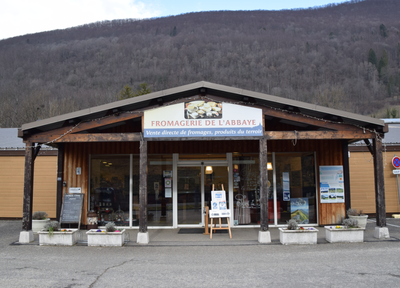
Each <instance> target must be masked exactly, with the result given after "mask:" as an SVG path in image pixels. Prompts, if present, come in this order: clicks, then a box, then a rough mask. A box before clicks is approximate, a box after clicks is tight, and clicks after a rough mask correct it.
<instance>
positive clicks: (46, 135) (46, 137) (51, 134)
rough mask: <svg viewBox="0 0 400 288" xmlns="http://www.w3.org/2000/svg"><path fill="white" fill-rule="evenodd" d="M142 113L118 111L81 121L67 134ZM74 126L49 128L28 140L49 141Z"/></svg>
mask: <svg viewBox="0 0 400 288" xmlns="http://www.w3.org/2000/svg"><path fill="white" fill-rule="evenodd" d="M142 114H143V113H141V112H137V113H128V112H125V113H120V114H115V115H112V116H109V117H105V118H102V119H99V120H95V121H87V122H82V123H80V124H79V125H78V126H77V127H75V128H74V129H73V130H72V131H71V133H70V134H68V135H71V134H74V133H79V132H82V131H87V130H91V129H96V128H99V127H103V126H107V125H112V124H116V123H119V122H124V121H129V120H132V119H135V118H138V117H141V116H142ZM74 126H75V125H69V126H66V127H62V128H58V129H54V130H51V131H48V132H41V133H37V134H35V135H33V136H30V137H29V140H30V141H34V142H37V143H45V142H49V141H51V140H53V139H56V138H58V137H60V136H61V135H64V134H65V133H67V131H69V130H70V129H72V128H73V127H74Z"/></svg>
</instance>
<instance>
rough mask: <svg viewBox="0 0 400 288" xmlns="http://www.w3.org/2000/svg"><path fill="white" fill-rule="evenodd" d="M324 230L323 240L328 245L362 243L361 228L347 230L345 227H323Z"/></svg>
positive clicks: (362, 233)
mask: <svg viewBox="0 0 400 288" xmlns="http://www.w3.org/2000/svg"><path fill="white" fill-rule="evenodd" d="M339 227H340V228H339ZM324 228H325V239H326V241H328V242H330V243H351V242H364V229H363V228H347V227H346V226H325V227H324Z"/></svg>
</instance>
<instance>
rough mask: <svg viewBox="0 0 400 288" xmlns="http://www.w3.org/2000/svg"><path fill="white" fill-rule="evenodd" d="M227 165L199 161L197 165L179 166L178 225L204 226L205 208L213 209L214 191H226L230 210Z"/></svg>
mask: <svg viewBox="0 0 400 288" xmlns="http://www.w3.org/2000/svg"><path fill="white" fill-rule="evenodd" d="M225 163H226V162H225ZM225 163H221V162H212V163H208V162H206V161H201V162H200V161H199V162H198V163H197V164H194V163H193V162H192V163H191V164H185V163H181V164H180V165H178V167H177V212H178V213H177V217H178V225H199V226H203V225H204V215H203V211H204V208H205V206H208V207H211V191H212V190H213V189H214V190H225V191H226V200H227V203H226V204H227V207H228V208H230V206H229V175H228V169H227V168H228V167H227V165H226V164H225ZM181 165H182V166H181ZM207 168H208V169H207Z"/></svg>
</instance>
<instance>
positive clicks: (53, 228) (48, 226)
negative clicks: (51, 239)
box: [44, 221, 59, 236]
mask: <svg viewBox="0 0 400 288" xmlns="http://www.w3.org/2000/svg"><path fill="white" fill-rule="evenodd" d="M58 225H59V224H58V221H50V222H49V223H47V224H46V225H44V230H46V231H49V235H50V236H53V232H54V231H57V230H58Z"/></svg>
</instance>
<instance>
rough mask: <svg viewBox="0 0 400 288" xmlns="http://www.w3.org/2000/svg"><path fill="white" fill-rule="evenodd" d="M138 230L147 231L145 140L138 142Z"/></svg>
mask: <svg viewBox="0 0 400 288" xmlns="http://www.w3.org/2000/svg"><path fill="white" fill-rule="evenodd" d="M139 169H140V170H139V232H142V233H146V232H147V141H146V140H142V141H141V142H140V164H139Z"/></svg>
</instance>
